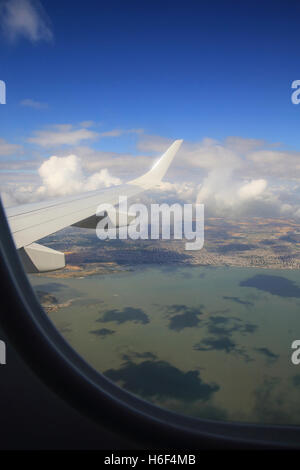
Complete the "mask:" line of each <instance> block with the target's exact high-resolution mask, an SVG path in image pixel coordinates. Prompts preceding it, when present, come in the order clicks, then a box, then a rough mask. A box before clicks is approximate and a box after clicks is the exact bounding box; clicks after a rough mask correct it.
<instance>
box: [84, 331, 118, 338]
mask: <svg viewBox="0 0 300 470" xmlns="http://www.w3.org/2000/svg"><path fill="white" fill-rule="evenodd" d="M90 333H91V334H93V335H96V336H100V337H101V338H102V339H104V338H106V337H107V336H111V335H114V334H115V331H114V330H109V329H107V328H101V329H100V330H91V331H90Z"/></svg>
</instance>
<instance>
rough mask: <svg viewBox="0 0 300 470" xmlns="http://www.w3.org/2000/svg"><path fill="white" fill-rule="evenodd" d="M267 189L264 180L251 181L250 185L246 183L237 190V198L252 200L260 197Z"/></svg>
mask: <svg viewBox="0 0 300 470" xmlns="http://www.w3.org/2000/svg"><path fill="white" fill-rule="evenodd" d="M266 187H267V181H266V180H263V179H261V180H252V181H250V183H246V184H244V185H243V186H241V187H240V189H239V190H238V196H239V197H240V198H241V199H242V200H244V199H252V198H256V197H258V196H260V195H261V194H262V193H263V192H264V191H265V189H266Z"/></svg>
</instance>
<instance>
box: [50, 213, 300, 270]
mask: <svg viewBox="0 0 300 470" xmlns="http://www.w3.org/2000/svg"><path fill="white" fill-rule="evenodd" d="M42 242H43V243H44V244H45V245H47V246H49V247H51V248H54V249H57V250H60V251H64V252H65V254H66V267H65V268H64V269H62V270H60V271H55V272H53V273H48V274H47V276H48V277H55V278H74V277H77V278H80V277H86V276H92V275H95V274H108V273H109V274H111V273H116V272H117V273H120V272H126V271H128V270H131V269H132V268H133V267H134V266H136V265H142V264H143V265H145V264H163V265H174V264H176V265H180V264H182V265H190V266H240V267H256V268H263V269H299V268H300V227H299V224H298V223H297V222H296V221H294V220H287V219H283V218H277V219H273V218H268V219H262V218H252V219H247V220H246V219H245V220H238V221H236V220H228V219H222V218H210V219H206V221H205V242H204V247H203V248H202V249H201V250H198V251H186V249H185V243H186V240H135V241H133V240H118V239H117V240H108V241H105V242H103V241H100V240H99V239H98V238H97V236H96V233H95V231H94V230H87V229H78V228H68V229H66V230H63V231H61V232H60V233H57V234H55V235H52V236H50V237H47V238H46V239H44V240H43V241H42Z"/></svg>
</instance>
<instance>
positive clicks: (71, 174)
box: [37, 155, 121, 197]
mask: <svg viewBox="0 0 300 470" xmlns="http://www.w3.org/2000/svg"><path fill="white" fill-rule="evenodd" d="M38 173H39V175H40V177H41V180H42V185H41V186H40V187H39V188H38V189H37V194H39V195H47V196H51V197H52V196H65V195H69V194H74V193H80V192H86V191H92V190H95V189H99V188H108V187H110V186H112V185H116V184H121V180H120V179H119V178H114V177H113V176H111V175H110V174H109V172H108V170H107V169H105V168H103V169H102V170H101V171H99V172H97V173H94V174H92V175H90V176H86V175H85V174H84V171H83V168H82V162H81V159H80V158H79V157H77V156H76V155H68V156H67V157H56V156H52V157H50V158H49V159H48V160H46V161H45V162H44V163H43V164H42V165H41V166H40V168H39V170H38Z"/></svg>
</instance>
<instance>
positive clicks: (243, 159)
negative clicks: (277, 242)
mask: <svg viewBox="0 0 300 470" xmlns="http://www.w3.org/2000/svg"><path fill="white" fill-rule="evenodd" d="M87 124H89V123H87ZM91 125H92V123H91ZM81 126H82V127H81V128H80V129H75V128H74V127H73V126H71V125H67V124H66V125H60V126H53V127H52V128H51V129H50V130H49V131H50V133H53V134H52V135H49V134H48V130H47V131H45V132H47V135H44V134H42V135H41V134H39V135H36V136H35V137H36V138H41V139H42V142H40V143H43V144H44V147H47V146H49V145H50V144H51V145H54V142H55V144H56V145H58V146H59V144H62V143H63V144H66V142H69V144H70V146H71V151H70V152H69V153H70V154H71V155H68V156H67V157H66V156H65V155H66V154H65V150H63V147H61V148H59V147H58V149H57V151H56V157H51V158H50V159H48V160H46V161H45V162H44V163H43V164H42V165H41V166H40V169H39V175H40V178H41V180H42V182H40V183H39V185H36V186H35V190H34V191H33V193H32V194H33V195H34V197H35V198H37V199H38V198H41V197H43V198H47V197H50V196H51V197H53V196H58V195H65V194H72V193H73V192H84V191H88V190H93V189H97V188H101V187H107V186H110V185H112V184H119V183H120V182H121V181H129V180H130V179H133V178H135V177H138V176H140V175H142V174H143V173H145V172H146V171H148V170H149V168H151V166H152V165H153V161H154V160H155V157H154V156H146V155H145V153H146V149H147V152H151V153H152V152H154V151H156V152H157V155H158V156H159V155H160V154H161V153H162V152H163V151H165V150H166V148H167V147H168V145H169V143H170V142H172V140H171V139H165V138H160V137H157V136H147V135H145V134H141V135H140V136H139V141H138V148H141V147H142V148H144V149H145V150H143V151H141V153H140V154H139V155H132V154H130V153H123V154H122V153H117V152H107V151H101V150H95V149H93V148H91V147H88V146H84V145H76V143H77V142H78V141H79V142H80V141H81V139H83V140H84V138H85V137H86V138H91V137H93V138H94V133H92V135H90V134H88V135H86V134H85V132H91V130H90V129H87V128H84V127H83V125H82V124H81ZM78 131H80V135H78V134H77V132H78ZM81 131H84V133H83V134H81ZM41 132H42V131H41ZM74 133H75V134H74ZM115 134H117V133H115ZM100 137H101V135H100V134H99V138H100ZM43 139H46V142H44V140H43ZM141 142H142V144H141ZM73 143H74V145H72V144H73ZM46 144H47V145H46ZM0 149H1V146H0ZM144 152H145V153H144ZM39 161H40V160H38V159H37V158H36V159H35V160H34V159H32V160H25V161H24V172H25V170H26V171H27V172H28V171H30V170H31V169H32V168H34V166H35V167H36V166H37V164H38V163H39ZM299 161H300V153H297V152H288V151H282V150H278V149H277V150H275V149H274V145H272V144H267V143H266V142H264V141H261V140H255V139H242V138H240V137H230V138H227V139H225V140H224V141H223V142H218V141H216V140H214V139H209V138H206V139H203V140H202V141H199V142H188V141H185V142H184V143H183V145H182V147H181V148H180V151H179V152H178V155H176V157H175V159H174V161H173V163H172V165H171V167H170V169H169V170H168V173H167V175H166V177H165V181H164V182H163V183H162V184H161V185H160V186H159V187H157V188H154V189H152V190H151V191H147V192H146V193H144V194H143V195H142V199H143V201H144V202H147V203H149V202H158V203H161V202H171V203H174V202H181V203H184V202H191V203H193V202H196V200H197V201H198V202H199V203H204V204H205V212H206V215H207V216H209V215H216V216H224V217H225V216H228V217H240V216H270V217H271V216H290V217H296V216H297V217H300V172H299V177H297V167H298V165H299ZM287 162H289V165H286V163H287ZM21 168H22V161H21V160H18V161H17V160H15V161H8V160H7V161H6V162H5V161H2V162H1V163H0V170H2V171H8V170H9V169H11V170H14V171H19V170H20V169H21ZM112 175H113V176H112ZM2 181H4V179H2ZM4 185H5V182H4ZM20 186H24V187H25V186H26V185H22V184H20ZM20 186H18V188H16V194H17V195H18V197H19V199H20V198H23V199H24V200H25V199H26V197H27V195H26V191H25V190H23V191H22V192H20V191H19V187H20ZM31 187H32V184H31ZM38 187H39V189H38V190H37V188H38ZM10 188H12V186H10ZM23 189H24V188H23ZM32 197H33V196H31V199H32Z"/></svg>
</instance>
